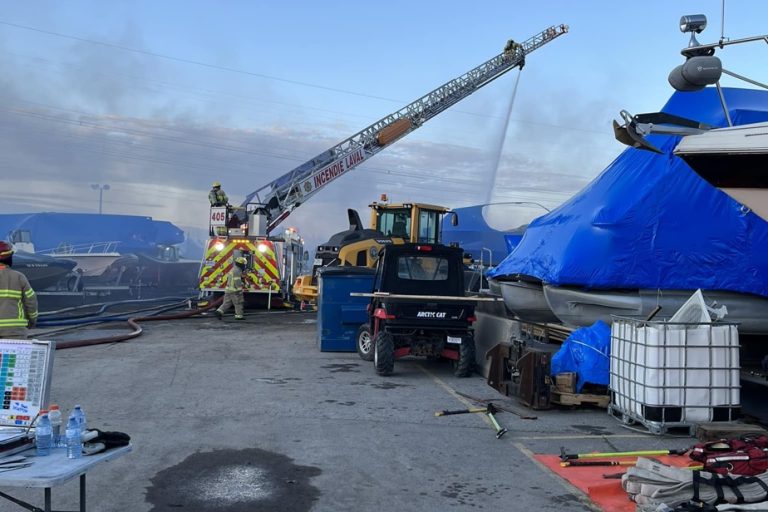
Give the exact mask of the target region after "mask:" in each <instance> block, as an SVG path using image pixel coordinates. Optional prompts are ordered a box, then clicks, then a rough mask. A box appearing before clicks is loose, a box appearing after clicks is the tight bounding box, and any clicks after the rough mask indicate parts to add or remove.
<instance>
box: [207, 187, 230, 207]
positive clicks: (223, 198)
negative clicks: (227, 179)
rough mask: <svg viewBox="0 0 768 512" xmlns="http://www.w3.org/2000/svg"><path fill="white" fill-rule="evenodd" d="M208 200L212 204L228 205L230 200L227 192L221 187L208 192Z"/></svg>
mask: <svg viewBox="0 0 768 512" xmlns="http://www.w3.org/2000/svg"><path fill="white" fill-rule="evenodd" d="M208 200H209V201H210V202H211V206H227V203H228V202H229V198H228V197H227V194H226V193H225V192H224V191H223V190H221V189H219V190H211V191H210V192H208Z"/></svg>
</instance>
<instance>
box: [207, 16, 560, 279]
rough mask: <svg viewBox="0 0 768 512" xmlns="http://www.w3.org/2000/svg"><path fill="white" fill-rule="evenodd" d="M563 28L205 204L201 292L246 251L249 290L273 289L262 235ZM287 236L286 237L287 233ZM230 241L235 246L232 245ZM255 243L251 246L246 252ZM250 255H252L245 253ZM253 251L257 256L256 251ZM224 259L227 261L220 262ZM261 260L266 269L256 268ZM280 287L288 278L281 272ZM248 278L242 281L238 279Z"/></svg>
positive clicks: (270, 250)
mask: <svg viewBox="0 0 768 512" xmlns="http://www.w3.org/2000/svg"><path fill="white" fill-rule="evenodd" d="M567 32H568V26H567V25H553V26H551V27H549V28H547V29H546V30H543V31H541V32H539V33H538V34H536V35H534V36H533V37H531V38H529V39H527V40H525V41H522V42H515V41H513V40H509V41H508V42H507V44H506V46H505V47H504V51H502V52H501V53H500V54H499V55H496V56H495V57H492V58H491V59H489V60H488V61H486V62H484V63H482V64H480V65H479V66H477V67H475V68H473V69H471V70H470V71H468V72H466V73H464V74H463V75H461V76H459V77H457V78H454V79H453V80H450V81H448V82H446V83H445V84H443V85H441V86H440V87H438V88H436V89H434V90H433V91H430V92H428V93H427V94H425V95H424V96H422V97H420V98H419V99H417V100H415V101H413V102H411V103H409V104H408V105H406V106H405V107H403V108H401V109H400V110H397V111H396V112H393V113H391V114H389V115H387V116H385V117H383V118H381V119H379V120H378V121H376V122H375V123H373V124H371V125H370V126H368V127H366V128H364V129H362V130H360V131H359V132H357V133H356V134H354V135H352V136H351V137H349V138H347V139H346V140H343V141H342V142H340V143H338V144H336V145H335V146H333V147H332V148H330V149H328V150H326V151H324V152H322V153H320V154H319V155H317V156H315V157H314V158H311V159H310V160H308V161H306V162H304V163H303V164H301V165H299V166H298V167H296V168H295V169H293V170H291V171H289V172H287V173H286V174H284V175H282V176H280V177H279V178H277V179H275V180H273V181H272V182H270V183H268V184H266V185H264V186H263V187H261V188H259V189H257V190H255V191H253V192H251V193H250V194H248V195H247V196H246V198H245V200H244V201H243V203H242V205H241V206H240V207H239V208H224V207H212V208H211V216H210V220H211V223H210V231H211V237H212V238H211V239H210V240H209V244H208V247H207V249H206V255H205V258H204V261H203V264H202V265H201V273H200V288H201V290H202V291H220V290H223V277H222V276H226V273H227V267H228V266H231V261H232V260H234V258H235V257H237V256H241V255H242V256H246V258H247V259H249V264H252V265H253V266H254V267H255V268H251V270H252V271H251V272H250V274H251V275H254V276H261V277H262V279H261V281H260V282H261V284H259V285H256V286H254V287H253V288H252V289H251V290H250V291H269V292H270V293H272V292H273V291H275V290H277V289H281V288H282V285H281V283H277V282H276V281H278V280H280V279H279V277H278V275H279V273H280V272H279V269H278V268H277V267H279V266H280V262H279V260H280V257H279V255H277V252H276V251H275V249H274V242H275V241H277V240H279V238H280V237H274V236H269V235H270V234H271V233H272V232H273V230H274V229H275V228H276V227H277V226H278V225H279V224H280V223H281V222H283V221H284V220H285V219H286V218H287V217H288V216H289V215H290V214H291V212H293V211H294V210H295V209H296V208H298V207H299V206H300V205H302V204H303V203H305V202H306V201H307V200H309V199H310V198H311V197H312V196H314V195H315V194H316V193H318V192H319V191H320V190H321V189H323V188H324V187H326V186H327V185H329V184H330V183H331V182H333V181H335V180H336V179H337V178H339V177H340V176H343V175H345V174H347V173H348V172H349V171H351V170H352V169H354V168H355V167H357V166H358V165H360V164H361V163H363V162H365V161H366V160H368V159H369V158H371V157H372V156H373V155H375V154H376V153H378V152H379V151H381V150H383V149H385V148H387V147H389V146H391V145H392V144H394V143H395V142H397V141H398V140H400V139H401V138H403V137H405V136H406V135H408V134H409V133H411V132H413V131H414V130H416V129H418V128H419V127H421V126H422V125H423V124H424V123H426V122H427V121H429V120H430V119H432V118H434V117H435V116H437V115H438V114H440V113H442V112H444V111H445V110H447V109H448V108H450V107H451V106H453V105H455V104H456V103H458V102H459V101H461V100H463V99H464V98H466V97H467V96H469V95H470V94H472V93H474V92H475V91H477V90H478V89H480V88H481V87H484V86H485V85H487V84H489V83H490V82H492V81H493V80H495V79H497V78H499V77H500V76H501V75H503V74H504V73H506V72H507V71H509V70H511V69H514V68H520V69H522V68H523V66H524V65H525V59H526V56H527V55H528V54H530V53H531V52H533V51H535V50H537V49H538V48H541V47H542V46H544V45H545V44H547V43H549V42H550V41H553V40H554V39H557V38H558V37H560V36H561V35H563V34H566V33H567ZM288 235H289V236H292V235H290V234H288ZM233 243H236V244H239V246H233ZM254 248H257V249H258V250H254ZM251 253H254V254H251ZM259 253H260V254H259ZM227 260H228V261H229V262H230V263H229V264H227V263H226V261H227ZM260 264H263V265H264V266H266V267H268V268H267V269H266V271H265V269H262V268H259V265H260ZM285 277H286V279H284V283H283V284H285V285H286V286H285V288H286V289H287V288H288V287H289V285H290V283H291V281H289V280H288V277H289V276H285ZM246 281H248V279H246Z"/></svg>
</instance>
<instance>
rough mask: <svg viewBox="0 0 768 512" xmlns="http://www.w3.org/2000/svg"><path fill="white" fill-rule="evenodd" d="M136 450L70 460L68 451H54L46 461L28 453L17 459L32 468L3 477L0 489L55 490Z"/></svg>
mask: <svg viewBox="0 0 768 512" xmlns="http://www.w3.org/2000/svg"><path fill="white" fill-rule="evenodd" d="M132 450H133V446H132V445H130V444H129V445H128V446H121V447H120V448H112V449H111V450H108V451H106V452H101V453H97V454H95V455H83V456H82V457H81V458H79V459H68V458H67V449H66V448H54V449H52V450H51V454H50V455H47V456H45V457H38V456H37V455H35V450H34V449H32V450H26V451H23V452H21V453H18V454H16V455H23V456H25V457H27V462H32V465H31V466H29V467H26V468H20V469H14V470H13V471H4V472H2V473H0V487H3V486H5V487H54V486H57V485H61V484H63V483H64V482H66V481H68V480H71V479H72V478H75V477H76V476H80V475H82V474H84V473H87V472H88V471H90V469H91V468H92V467H93V466H95V465H97V464H99V463H101V462H106V461H108V460H112V459H117V458H119V457H122V456H123V455H125V454H126V453H129V452H130V451H132Z"/></svg>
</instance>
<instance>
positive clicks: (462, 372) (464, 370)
mask: <svg viewBox="0 0 768 512" xmlns="http://www.w3.org/2000/svg"><path fill="white" fill-rule="evenodd" d="M474 369H475V337H474V335H473V334H472V333H469V334H467V335H466V336H464V339H462V340H461V345H459V361H458V363H457V364H456V370H455V371H454V372H453V374H454V375H455V376H457V377H469V376H470V375H472V372H473V371H474Z"/></svg>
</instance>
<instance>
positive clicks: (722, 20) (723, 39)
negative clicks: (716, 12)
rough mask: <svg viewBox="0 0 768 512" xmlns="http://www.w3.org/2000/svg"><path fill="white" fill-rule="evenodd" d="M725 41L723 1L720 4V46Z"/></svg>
mask: <svg viewBox="0 0 768 512" xmlns="http://www.w3.org/2000/svg"><path fill="white" fill-rule="evenodd" d="M723 41H725V0H723V1H722V3H721V4H720V44H723Z"/></svg>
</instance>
